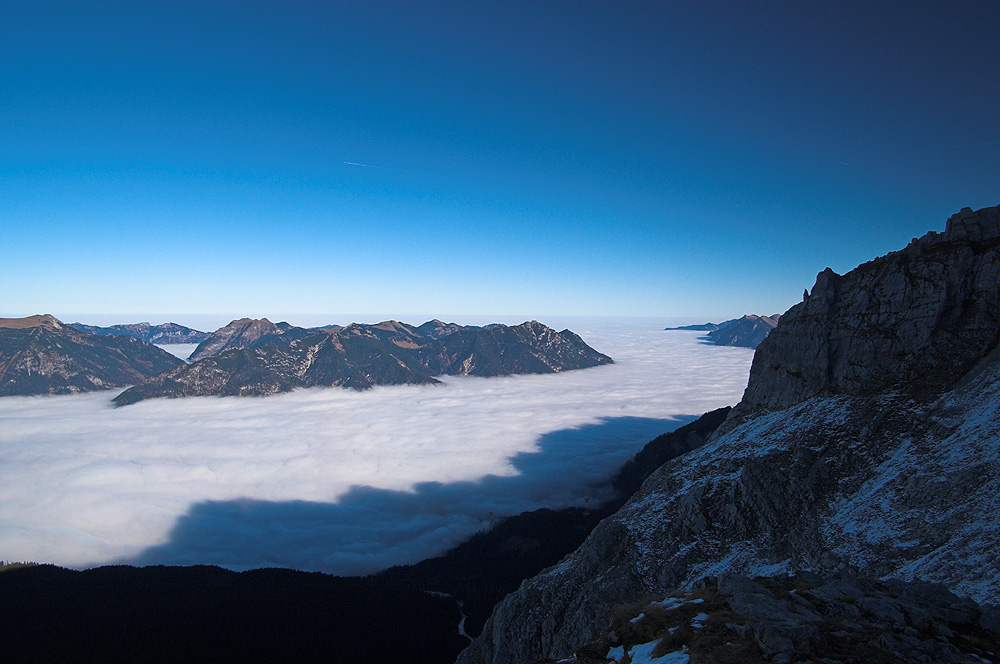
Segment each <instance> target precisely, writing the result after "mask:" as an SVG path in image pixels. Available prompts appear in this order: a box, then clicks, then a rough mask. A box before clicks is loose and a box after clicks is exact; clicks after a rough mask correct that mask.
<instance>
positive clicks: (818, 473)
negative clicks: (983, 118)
mask: <svg viewBox="0 0 1000 664" xmlns="http://www.w3.org/2000/svg"><path fill="white" fill-rule="evenodd" d="M997 284H1000V208H996V207H993V208H984V209H981V210H978V211H973V210H971V209H968V208H966V209H963V210H962V211H961V212H959V213H957V214H955V215H953V216H952V217H951V218H950V219H949V220H948V222H947V224H946V227H945V231H944V232H943V233H937V232H930V233H928V234H926V235H924V236H923V237H921V238H919V239H914V240H913V241H912V242H911V243H910V244H909V245H908V246H907V247H906V248H904V249H902V250H901V251H897V252H893V253H890V254H889V255H887V256H884V257H881V258H878V259H875V260H873V261H871V262H868V263H865V264H863V265H860V266H858V267H857V268H855V269H854V270H852V271H850V272H848V273H846V274H844V275H839V274H837V273H835V272H833V271H832V270H829V269H827V270H825V271H823V272H821V273H820V274H819V276H818V277H817V279H816V284H815V286H814V287H813V288H812V290H811V291H808V292H807V293H806V294H805V297H804V300H803V301H802V302H801V303H799V304H797V305H795V306H794V307H792V308H791V309H790V310H789V311H788V312H786V313H785V314H784V315H783V316H782V317H781V322H780V323H779V325H778V326H777V327H776V328H775V329H774V331H773V332H772V333H771V334H770V335H769V336H768V337H767V338H766V339H765V340H764V341H763V342H762V343H761V344H760V346H759V348H758V349H757V352H756V354H755V355H754V360H753V364H752V368H751V372H750V380H749V384H748V386H747V389H746V391H745V393H744V396H743V399H742V400H741V402H740V403H739V404H738V405H737V406H736V407H735V408H734V409H733V411H732V412H731V413H730V414H729V416H728V418H727V420H726V421H725V422H724V423H723V424H722V425H721V426H720V427H719V429H717V430H716V432H715V433H714V434H712V437H711V439H710V440H709V441H708V442H707V443H706V444H705V445H703V446H701V447H699V448H697V449H696V450H694V451H693V452H691V453H689V454H686V455H684V456H682V457H679V458H676V459H674V460H672V461H670V462H668V463H666V464H665V465H664V466H663V467H661V468H660V469H659V470H657V471H656V472H655V473H654V474H653V475H652V476H650V477H649V479H647V480H646V481H645V482H644V483H643V485H642V487H641V489H639V491H637V492H636V493H635V494H634V495H633V496H632V497H631V499H630V500H629V501H628V502H627V503H626V504H625V505H624V506H623V507H622V508H621V509H620V510H618V511H617V512H616V513H615V514H613V515H612V516H610V517H608V518H607V519H605V520H604V521H602V522H601V523H600V524H599V525H598V526H597V527H596V528H595V529H594V530H593V532H591V534H590V535H589V536H588V538H587V540H586V541H585V542H584V543H583V544H582V545H581V546H580V547H579V548H578V549H577V550H576V551H574V552H573V553H571V554H570V555H568V556H567V557H566V558H564V559H563V560H562V561H561V562H560V563H559V564H558V565H556V566H554V567H551V568H549V569H548V570H546V571H544V572H542V573H541V574H539V575H538V576H536V577H534V578H532V579H529V580H527V581H525V582H524V583H522V584H521V586H520V588H519V589H518V590H517V591H516V592H514V593H512V594H510V595H508V596H507V598H506V599H505V600H504V601H503V602H501V603H500V604H498V605H497V606H496V607H495V608H494V610H493V614H492V616H491V618H490V620H489V621H488V622H487V624H486V626H485V628H484V630H483V633H482V634H481V635H480V637H479V638H477V639H476V641H475V642H474V643H473V644H472V645H471V646H470V647H469V648H468V649H466V650H465V651H464V652H463V654H462V656H461V657H460V658H459V662H461V663H462V664H471V663H473V662H476V663H489V664H501V663H504V664H512V663H521V662H524V663H526V662H533V661H538V660H543V659H547V658H552V659H558V658H566V657H572V658H573V661H605V662H606V661H609V660H613V661H624V657H625V654H626V653H633V654H637V653H646V655H650V656H651V654H652V653H653V651H654V650H655V652H656V653H657V657H660V656H662V657H667V656H668V655H670V656H671V657H676V658H680V657H684V658H688V657H690V654H691V653H695V652H697V649H698V648H700V647H701V645H699V644H702V645H704V643H703V641H701V640H700V639H701V638H702V637H701V636H699V635H707V634H709V633H711V634H712V643H715V644H716V645H718V646H719V652H721V653H723V654H718V653H717V654H716V655H713V656H712V658H704V659H702V660H701V661H775V662H777V661H781V662H794V661H858V660H857V657H858V656H859V653H860V652H861V651H860V650H859V651H858V652H853V653H852V652H850V651H842V652H841V653H840V654H839V655H837V657H836V658H833V657H831V656H829V655H830V654H831V653H833V652H834V651H833V650H831V649H830V648H831V647H832V646H831V645H830V643H829V641H828V640H827V639H828V635H830V634H831V633H832V634H835V636H833V637H829V638H833V639H834V640H837V639H839V641H840V643H841V644H843V646H844V648H846V647H847V645H848V644H851V643H854V644H858V643H861V642H865V643H869V644H871V645H872V646H874V649H873V650H872V651H871V652H870V653H869V654H870V655H871V657H872V659H869V660H867V661H873V660H876V659H877V660H879V661H887V662H890V661H892V662H907V661H934V662H952V661H956V662H957V661H961V662H973V661H975V662H981V661H984V660H993V659H994V658H995V657H996V656H997V654H998V653H1000V613H998V612H997V610H996V607H990V606H987V605H988V604H990V603H995V602H996V598H997V596H998V593H1000V559H998V557H997V555H996V551H997V550H998V549H1000V473H998V472H997V464H998V461H1000V350H998V341H1000V288H998V286H997ZM858 578H869V579H881V580H882V581H871V582H868V581H865V582H862V581H857V579H858ZM755 579H756V580H755ZM889 580H891V581H892V584H894V585H891V584H890V586H886V585H879V584H884V582H888V581H889ZM928 583H933V584H938V585H933V586H928V585H927V584H928ZM866 584H867V585H866ZM692 588H694V589H697V588H704V589H706V594H704V595H702V596H701V599H702V600H703V601H708V600H709V599H710V598H711V597H715V598H721V601H722V603H721V604H718V605H715V606H721V607H722V609H724V610H723V611H721V612H720V613H718V614H717V615H718V616H719V617H718V618H712V616H711V615H709V614H708V613H705V614H704V616H703V617H701V618H697V617H696V616H694V614H695V613H696V612H698V611H700V610H698V609H696V607H694V606H692V607H691V608H692V610H691V611H688V612H679V613H675V614H671V615H673V616H674V617H673V618H671V619H670V620H673V622H667V623H661V626H662V625H663V624H666V625H669V629H668V628H667V627H663V629H662V630H661V631H659V632H656V631H653V632H645V633H641V634H640V633H638V631H636V633H628V634H626V633H623V632H622V631H620V630H618V631H615V632H614V633H610V632H608V631H607V630H608V629H609V625H611V624H612V621H613V620H614V619H616V615H620V614H617V613H616V612H618V611H620V610H621V609H622V607H627V606H635V607H636V609H635V613H633V614H631V617H630V618H629V619H628V620H631V619H632V618H633V617H634V619H635V621H636V622H638V621H640V620H641V619H642V617H641V616H640V615H638V614H639V612H641V611H642V608H641V607H642V606H647V605H649V602H650V599H651V598H652V599H656V598H667V599H658V600H657V601H661V602H665V603H666V604H669V605H670V606H671V607H673V606H679V605H680V604H681V603H683V602H682V599H677V600H671V599H669V598H670V597H672V596H677V597H679V596H683V595H684V593H685V592H686V591H690V589H692ZM796 589H797V590H796ZM709 590H711V593H709V592H708V591H709ZM790 590H793V591H795V592H799V593H801V595H802V596H801V597H799V598H798V599H795V598H790V597H789V592H790ZM807 591H808V592H807ZM712 593H714V595H713V594H712ZM928 595H930V596H932V597H929V598H928ZM918 596H919V597H924V599H920V598H919V597H918ZM957 596H963V597H965V598H967V599H962V600H959V598H958V597H957ZM768 597H770V598H771V599H768ZM908 597H909V598H910V599H907V598H908ZM934 597H937V598H938V602H937V603H936V604H934V602H932V601H931V600H933V599H934ZM727 598H728V599H727ZM741 598H742V599H741ZM689 599H693V597H691V596H689ZM786 599H795V601H793V602H792V603H791V604H781V602H784V601H785V600H786ZM713 601H714V600H713ZM928 602H930V603H928ZM975 602H980V603H983V605H981V606H977V605H976V604H975ZM932 604H933V606H932ZM791 605H795V606H797V607H798V608H797V609H794V610H792V609H791V608H789V607H790V606H791ZM649 606H650V607H651V608H650V611H651V612H653V613H657V612H658V611H659V612H660V614H663V613H667V612H666V611H660V610H659V609H656V610H654V608H655V607H652V606H651V605H649ZM661 606H663V605H662V604H661ZM754 607H757V609H754ZM838 611H839V612H840V613H837V612H838ZM698 615H702V614H701V613H699V614H698ZM713 615H716V614H713ZM693 616H694V617H693ZM740 616H743V617H742V618H741V617H740ZM838 616H839V617H838ZM751 618H752V620H751ZM628 620H626V622H628ZM698 620H700V621H701V622H699V623H698V625H700V627H698V628H696V629H692V628H691V626H692V625H694V624H695V622H697V621H698ZM936 620H938V621H940V624H939V626H937V627H936V626H935V621H936ZM866 621H867V623H866ZM874 622H878V623H879V624H880V625H881V627H880V628H879V630H878V631H871V632H866V628H865V627H864V626H863V624H869V623H871V624H874ZM615 624H618V623H615ZM630 624H636V623H630ZM705 626H711V627H712V630H711V632H707V631H706V632H700V631H699V630H700V629H701V628H704V627H705ZM681 628H684V629H683V632H682V633H683V634H686V635H687V636H686V637H685V639H686V640H684V639H681V638H679V637H678V638H676V639H675V638H673V637H672V636H671V637H670V638H668V636H669V634H672V633H673V630H677V629H681ZM836 635H839V636H836ZM642 639H646V640H642ZM727 643H728V644H730V645H732V648H730V649H729V650H727V648H728V646H726V644H727ZM595 644H596V645H595ZM743 645H748V646H752V648H753V652H752V653H751V654H752V656H753V658H752V659H751V658H749V657H748V658H746V659H741V658H740V656H739V653H737V652H736V646H740V647H742V646H743ZM859 647H860V646H859ZM588 648H590V649H589V650H588ZM657 648H658V650H657ZM601 649H603V652H599V653H598V651H600V650H601ZM588 653H589V655H588ZM616 653H620V654H616ZM726 653H728V654H726ZM824 653H825V654H824ZM598 654H599V655H600V656H599V657H597V655H598ZM587 657H591V659H588V658H587ZM724 657H729V659H725V658H724ZM848 657H852V658H854V659H847V658H848ZM820 658H825V659H822V660H821V659H820ZM644 661H647V660H644ZM669 661H675V660H669ZM676 661H681V659H676ZM684 661H687V659H684ZM691 661H694V660H693V659H692V660H691Z"/></svg>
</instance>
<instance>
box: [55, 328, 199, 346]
mask: <svg viewBox="0 0 1000 664" xmlns="http://www.w3.org/2000/svg"><path fill="white" fill-rule="evenodd" d="M68 326H69V327H71V328H73V329H74V330H79V331H80V332H86V333H88V334H96V335H97V336H99V337H107V336H128V337H135V338H136V339H140V340H142V341H145V342H146V343H149V344H162V345H167V344H200V343H201V342H202V341H204V340H205V339H208V337H209V333H208V332H201V331H199V330H193V329H191V328H190V327H184V326H183V325H178V324H177V323H163V324H161V325H150V324H149V323H130V324H127V325H112V326H110V327H99V326H97V325H85V324H83V323H69V325H68Z"/></svg>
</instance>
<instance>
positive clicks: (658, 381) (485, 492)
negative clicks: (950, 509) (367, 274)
mask: <svg viewBox="0 0 1000 664" xmlns="http://www.w3.org/2000/svg"><path fill="white" fill-rule="evenodd" d="M576 331H578V332H579V333H581V335H582V336H583V337H584V339H585V340H586V341H587V342H588V343H590V344H591V345H592V346H593V347H594V348H596V349H597V350H600V351H602V352H605V353H608V354H610V355H611V356H612V357H613V358H614V359H615V361H616V364H614V365H611V366H605V367H596V368H593V369H587V370H583V371H572V372H567V373H563V374H555V375H543V376H513V377H507V378H489V379H483V378H468V377H465V378H459V377H449V378H446V379H445V384H444V385H438V386H399V387H377V388H375V389H372V390H369V391H366V392H353V391H348V390H341V389H323V388H317V389H309V390H301V391H296V392H293V393H290V394H283V395H276V396H271V397H265V398H242V399H241V398H235V397H230V398H212V397H208V398H191V399H176V400H169V399H157V400H151V401H145V402H142V403H139V404H136V405H133V406H128V407H125V408H120V409H113V408H111V407H110V400H111V399H112V398H113V397H114V396H115V394H116V392H109V393H98V394H85V395H70V396H58V397H16V398H5V399H2V400H0V558H3V559H7V560H11V559H14V560H35V561H42V562H53V563H57V564H61V565H65V566H70V567H85V566H91V565H96V564H101V563H105V562H109V561H121V560H128V561H136V562H143V563H165V564H193V563H210V564H219V565H225V566H229V567H233V568H247V567H257V566H265V565H269V566H288V567H296V568H300V569H319V570H324V571H329V572H335V573H365V572H370V571H374V570H376V569H379V568H381V567H385V566H388V565H391V564H397V563H402V562H413V561H415V560H419V559H421V558H423V557H426V556H428V555H434V554H436V553H439V552H441V551H443V550H444V549H446V548H447V547H448V546H451V545H453V544H455V543H457V542H458V541H461V539H463V538H465V537H467V536H469V535H470V534H472V533H473V532H475V531H476V530H477V529H479V528H480V527H482V526H483V525H484V524H486V523H488V522H489V520H490V519H492V518H495V517H496V516H500V515H503V514H511V513H516V512H518V511H522V510H526V509H534V508H537V507H542V506H548V507H557V506H565V505H572V504H580V505H582V504H585V502H586V501H588V500H590V499H592V498H594V497H595V489H594V486H595V484H598V483H599V482H600V481H601V480H603V479H605V478H606V477H607V476H609V475H610V474H611V473H613V472H614V471H615V470H616V468H617V466H618V465H620V464H621V463H622V462H624V461H625V460H626V459H627V458H628V457H629V456H630V455H631V454H633V453H634V452H635V451H636V450H637V449H639V448H640V447H641V446H642V445H643V444H644V443H645V442H646V441H648V440H649V439H650V438H652V437H653V436H655V435H657V434H659V433H662V432H663V431H666V430H669V429H672V428H674V427H676V426H678V425H679V424H681V423H683V422H682V420H681V419H680V418H685V416H688V417H689V416H693V415H698V414H701V413H702V412H705V411H707V410H710V409H713V408H717V407H719V406H722V405H727V404H733V403H735V402H736V401H738V400H739V398H740V396H741V395H742V391H743V389H744V387H745V386H746V380H747V375H748V371H749V366H750V361H751V359H752V351H750V350H747V349H739V348H724V347H716V346H711V345H706V344H703V343H701V342H699V341H698V333H691V332H663V331H661V330H659V329H655V328H650V327H649V326H647V327H645V328H643V327H642V326H636V325H633V326H629V327H616V326H615V325H614V324H613V323H612V322H610V321H606V322H603V323H600V324H596V323H595V324H594V325H591V326H588V327H587V328H586V329H580V328H577V330H576Z"/></svg>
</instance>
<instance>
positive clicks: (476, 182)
mask: <svg viewBox="0 0 1000 664" xmlns="http://www.w3.org/2000/svg"><path fill="white" fill-rule="evenodd" d="M344 164H346V165H347V166H360V167H362V168H374V169H377V170H380V171H394V172H396V173H406V174H407V175H419V176H422V177H428V178H441V179H443V180H454V181H455V182H471V183H472V184H482V185H486V186H487V187H498V186H500V185H497V184H493V183H492V182H482V181H481V180H467V179H465V178H453V177H451V176H449V175H436V174H434V173H420V172H418V171H407V170H403V169H402V168H389V167H387V166H372V165H371V164H360V163H358V162H356V161H345V162H344Z"/></svg>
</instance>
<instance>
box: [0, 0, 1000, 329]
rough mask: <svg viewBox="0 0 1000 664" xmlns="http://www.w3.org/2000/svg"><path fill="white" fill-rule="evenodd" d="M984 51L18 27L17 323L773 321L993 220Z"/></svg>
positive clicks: (915, 38) (825, 38) (456, 5)
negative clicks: (825, 282)
mask: <svg viewBox="0 0 1000 664" xmlns="http://www.w3.org/2000/svg"><path fill="white" fill-rule="evenodd" d="M998 34H1000V4H998V3H996V2H947V3H944V2H942V3H931V2H922V3H912V2H898V3H894V2H874V3H873V2H821V3H820V2H801V1H795V2H769V3H749V2H742V1H741V2H711V1H710V2H651V3H645V2H593V1H588V2H547V1H542V2H539V1H538V0H532V1H530V2H507V1H504V2H467V1H462V2H441V1H438V2H434V3H423V2H421V3H401V2H393V3H382V2H377V1H369V0H365V1H364V2H323V3H321V2H288V3H276V2H267V3H265V2H256V1H241V2H209V1H206V0H198V1H196V2H188V1H185V0H171V1H169V2H166V1H163V2H159V1H149V2H100V1H94V2H47V1H44V0H42V1H34V2H5V3H3V17H2V20H0V315H27V314H32V313H36V312H43V311H44V312H51V313H54V314H56V315H59V314H60V313H61V312H74V313H79V312H93V313H113V314H122V316H121V318H122V319H123V320H122V322H125V320H126V319H128V318H129V316H128V314H131V313H135V312H149V311H174V312H191V313H202V314H210V313H216V312H220V311H226V312H238V313H244V314H248V315H269V314H272V315H273V313H274V312H301V313H313V314H322V313H326V312H342V311H356V312H387V313H395V314H399V315H400V316H402V315H405V314H406V313H409V312H431V313H435V312H437V313H440V314H441V315H445V314H525V315H538V316H543V315H546V314H550V315H628V316H636V315H647V316H665V317H667V316H669V317H677V316H689V317H692V318H694V319H706V320H707V319H721V318H729V317H733V316H737V315H741V314H743V313H747V312H755V313H763V314H769V313H774V312H777V311H784V310H785V309H787V308H788V307H789V306H791V305H792V304H794V303H795V302H797V301H799V299H800V298H801V294H802V289H803V288H804V287H811V286H812V284H813V281H814V279H815V275H816V273H817V272H818V271H820V270H821V269H823V268H824V267H826V266H830V267H833V268H834V269H835V270H837V271H841V272H843V271H846V270H848V269H850V268H852V267H854V266H855V265H857V264H858V263H860V262H863V261H865V260H869V259H871V258H873V257H875V256H877V255H879V254H883V253H885V252H887V251H889V250H894V249H898V248H901V247H902V246H903V245H905V244H906V243H907V242H908V241H909V240H910V238H912V237H914V236H918V235H922V234H923V233H924V232H926V231H927V230H930V229H938V230H941V229H943V227H944V222H945V219H946V218H947V217H948V216H949V215H950V214H952V213H953V212H956V211H957V210H958V209H960V208H961V207H963V206H970V207H973V208H978V207H984V206H988V205H995V204H997V203H1000V187H998V185H1000V159H998V158H997V155H998V153H1000V65H998V64H997V63H1000V40H998V39H997V35H998ZM359 164H363V165H359ZM154 322H160V321H154Z"/></svg>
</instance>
